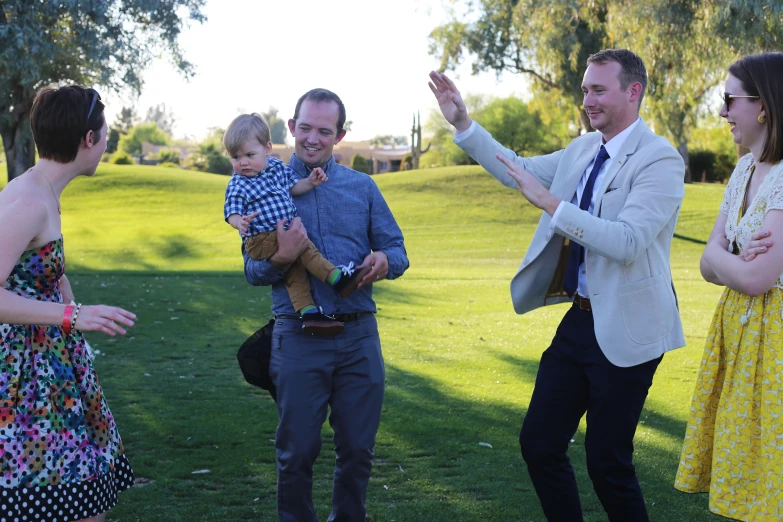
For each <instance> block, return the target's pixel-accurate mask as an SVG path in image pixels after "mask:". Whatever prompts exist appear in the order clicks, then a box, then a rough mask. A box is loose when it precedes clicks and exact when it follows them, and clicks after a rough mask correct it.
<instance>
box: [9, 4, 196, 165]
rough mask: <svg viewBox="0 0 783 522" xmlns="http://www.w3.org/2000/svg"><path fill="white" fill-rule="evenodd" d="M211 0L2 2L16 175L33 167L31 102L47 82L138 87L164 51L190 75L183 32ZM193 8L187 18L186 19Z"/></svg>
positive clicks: (12, 158)
mask: <svg viewBox="0 0 783 522" xmlns="http://www.w3.org/2000/svg"><path fill="white" fill-rule="evenodd" d="M204 3H205V0H170V1H168V2H150V1H147V0H106V1H102V2H80V1H77V0H60V1H57V2H30V1H29V0H3V1H1V2H0V136H1V137H2V140H3V147H4V149H5V154H6V156H7V158H8V177H9V179H13V178H15V177H16V176H18V175H20V174H21V173H22V172H24V171H26V170H27V169H28V168H29V167H31V166H32V165H33V163H34V161H35V148H34V146H33V142H32V135H31V132H30V108H31V106H32V102H33V99H34V97H35V93H36V91H37V90H38V89H39V88H41V87H42V86H45V85H48V84H62V83H72V82H75V83H79V84H83V85H88V86H93V85H101V86H104V87H105V88H108V89H109V90H112V91H115V92H121V91H124V90H131V91H134V92H135V93H137V94H138V93H139V92H140V91H141V87H142V84H143V82H142V79H141V76H140V72H141V71H143V70H144V68H145V66H146V65H147V64H148V63H150V62H151V61H152V59H153V58H154V57H155V56H157V55H158V54H160V52H161V51H162V50H165V51H167V52H168V55H169V56H170V57H171V59H172V61H173V63H174V66H175V67H176V68H177V69H179V70H180V71H182V73H183V74H185V75H186V76H192V74H193V67H192V65H191V64H190V63H188V62H187V61H186V60H185V59H184V57H183V56H182V52H181V50H180V48H179V45H178V38H179V35H180V33H181V31H182V29H183V27H184V26H185V24H186V23H189V22H190V21H195V22H203V21H204V20H205V17H204V15H203V14H202V12H201V10H202V8H203V6H204ZM180 13H187V18H186V19H182V18H180Z"/></svg>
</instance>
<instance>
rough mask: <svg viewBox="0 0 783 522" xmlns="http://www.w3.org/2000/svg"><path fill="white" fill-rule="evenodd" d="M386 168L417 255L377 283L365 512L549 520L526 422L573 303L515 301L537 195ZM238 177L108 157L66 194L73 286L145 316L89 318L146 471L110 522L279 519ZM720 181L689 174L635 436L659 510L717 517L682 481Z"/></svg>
mask: <svg viewBox="0 0 783 522" xmlns="http://www.w3.org/2000/svg"><path fill="white" fill-rule="evenodd" d="M375 179H376V181H377V183H378V185H379V186H380V188H381V190H382V191H383V194H384V195H385V197H386V198H387V200H388V202H389V204H390V206H391V208H392V210H393V211H394V214H395V216H396V217H397V219H398V221H399V223H400V226H401V227H402V229H403V232H404V234H405V238H406V245H407V248H408V253H409V256H410V260H411V268H410V269H409V270H408V272H407V273H406V274H405V276H404V277H402V278H401V279H399V280H397V281H385V282H382V283H381V284H379V285H377V287H376V288H375V297H376V300H377V302H378V304H379V314H378V316H379V324H380V330H381V336H382V340H383V348H384V357H385V361H386V371H387V383H386V400H385V403H384V409H383V418H382V422H381V429H380V432H379V433H378V444H377V447H376V460H375V467H374V470H373V477H372V479H371V482H370V489H369V500H368V512H369V515H368V517H369V520H372V521H385V522H391V521H396V522H418V521H443V522H453V521H465V522H468V521H476V522H478V521H503V522H506V521H540V520H543V513H542V512H541V510H540V507H539V504H538V501H537V498H536V495H535V492H534V491H533V487H532V484H531V483H530V480H529V478H528V476H527V472H526V470H525V467H524V464H523V462H522V458H521V456H520V453H519V447H518V442H517V439H518V433H519V428H520V426H521V422H522V418H523V416H524V414H525V408H526V406H527V404H528V401H529V398H530V394H531V391H532V389H533V382H534V378H535V373H536V368H537V362H538V359H539V357H540V354H541V352H542V351H543V350H544V349H545V348H546V347H547V346H548V343H549V341H550V340H551V338H552V336H553V334H554V331H555V327H556V325H557V324H558V322H559V321H560V319H561V317H562V315H563V314H564V313H565V311H566V305H559V306H557V307H548V308H546V309H543V310H538V311H536V312H533V313H530V314H527V315H524V316H517V315H516V314H515V313H514V312H513V310H512V307H511V302H510V298H509V290H508V284H509V281H510V279H511V277H512V276H513V274H514V273H515V270H516V268H517V266H518V264H519V262H520V260H521V259H522V257H523V255H524V252H525V249H526V247H527V245H528V243H529V241H530V238H531V237H532V234H533V231H534V229H535V226H536V223H537V221H538V217H539V212H538V211H537V210H536V209H534V208H532V207H531V206H530V205H528V204H525V203H524V200H523V198H522V197H521V196H520V195H519V194H518V192H516V191H513V190H509V189H506V188H504V187H502V186H500V185H499V184H498V183H496V182H495V181H494V180H493V179H492V178H491V177H490V176H489V175H487V174H486V173H484V172H483V170H482V169H480V168H478V167H457V168H443V169H432V170H419V171H411V172H405V173H399V174H393V175H383V176H377V177H376V178H375ZM227 181H228V178H227V177H222V176H216V175H206V174H199V173H194V172H189V171H179V170H172V169H163V168H153V167H137V166H127V167H125V166H109V165H104V164H102V165H101V167H100V168H99V171H98V173H97V174H96V176H95V177H94V178H93V179H79V180H77V181H75V182H74V183H73V184H72V185H71V186H70V187H69V188H68V189H67V191H66V193H65V194H64V197H63V200H62V207H63V225H64V236H65V245H66V247H65V249H66V255H67V270H68V273H69V277H70V279H71V281H72V283H73V284H74V291H75V293H76V296H77V298H78V299H79V300H80V301H82V302H85V303H96V302H102V303H103V302H105V303H107V304H114V305H118V306H123V307H126V308H128V309H130V310H132V311H134V312H135V313H136V314H137V315H138V324H137V326H136V327H135V328H134V329H133V330H132V331H131V332H130V334H129V335H128V336H127V337H124V338H109V337H107V336H103V335H101V334H91V335H89V336H88V338H89V339H90V341H91V342H92V344H93V346H94V347H95V348H97V349H98V350H100V352H101V353H100V355H99V356H98V359H97V363H96V364H97V367H98V373H99V375H100V377H101V383H102V385H103V387H104V389H105V392H106V396H107V397H108V400H109V404H110V405H111V407H112V411H113V412H114V414H115V417H116V419H117V422H118V425H119V427H120V430H121V433H122V436H123V440H124V442H125V445H126V449H127V452H128V454H129V456H130V459H131V462H132V464H133V466H134V469H135V471H136V475H137V477H139V478H143V479H146V480H145V481H144V482H145V483H144V484H141V485H139V486H138V487H134V488H133V489H131V490H130V491H128V492H125V493H124V494H122V496H121V499H120V504H119V505H118V506H117V507H116V508H115V509H114V510H112V512H111V513H110V514H109V516H108V519H107V520H112V521H115V522H119V521H122V522H128V521H144V522H147V521H166V522H170V521H188V522H190V521H238V520H276V519H277V518H276V507H275V480H276V469H275V464H274V457H275V455H274V445H273V439H274V433H275V427H276V418H277V413H276V409H275V406H274V403H273V402H272V400H271V399H270V398H269V397H268V395H266V394H265V392H262V391H260V390H257V389H254V388H252V387H251V386H249V385H247V384H246V383H245V382H244V381H243V379H242V376H241V374H240V372H239V369H238V367H237V365H236V359H235V352H236V348H237V347H238V345H239V344H240V343H241V341H242V340H243V339H244V338H245V337H246V336H247V335H249V334H250V333H252V332H253V331H254V330H255V329H256V328H258V327H259V326H261V324H262V323H264V322H265V321H266V318H267V317H268V312H269V306H270V300H269V296H268V290H267V289H265V288H253V287H250V286H249V285H247V283H245V281H244V278H243V275H242V272H241V258H240V254H239V238H238V237H237V236H236V234H235V233H234V231H233V229H231V228H230V227H229V226H228V225H226V224H225V223H223V220H222V204H223V193H224V189H225V185H226V183H227ZM722 192H723V187H722V186H715V185H691V186H688V187H687V196H686V200H685V203H684V206H683V209H682V213H681V217H680V225H679V227H678V230H677V238H676V239H675V240H674V245H673V253H672V268H673V273H674V278H675V283H676V286H677V290H678V293H679V299H680V305H681V309H682V318H683V321H684V326H685V332H686V337H687V341H688V346H687V347H686V348H684V349H680V350H676V351H674V352H671V353H669V354H667V355H666V356H665V357H664V360H663V362H662V364H661V366H660V367H659V370H658V372H657V374H656V379H655V383H654V385H653V387H652V389H651V391H650V396H649V399H648V401H647V405H646V408H645V411H644V413H643V415H642V419H643V421H642V424H640V426H639V429H638V430H637V435H636V449H637V451H636V464H637V469H638V473H639V478H640V480H641V482H642V487H643V489H644V492H645V496H646V499H647V504H648V507H649V512H650V516H651V518H652V520H654V521H700V520H705V521H706V520H714V519H716V518H717V517H714V516H713V515H710V514H709V512H708V510H707V498H706V496H705V495H686V494H683V493H680V492H677V491H675V490H674V488H673V487H672V483H673V480H674V474H675V471H676V468H677V463H678V459H679V451H680V445H681V441H682V437H683V434H684V431H685V420H686V416H687V412H688V409H689V403H690V397H691V392H692V389H693V383H694V379H695V377H696V373H697V371H698V368H699V362H700V360H701V353H702V349H703V345H704V340H705V335H706V330H707V327H708V325H709V322H710V320H711V318H712V313H713V310H714V307H715V304H716V302H717V299H718V296H719V293H720V289H719V288H717V287H714V286H712V285H709V284H707V283H705V282H704V281H703V280H702V279H701V277H700V275H699V270H698V260H699V256H700V254H701V250H702V248H703V243H702V242H703V241H704V240H706V238H707V236H708V235H709V231H710V229H711V227H712V222H713V219H714V217H715V215H716V213H717V210H718V206H719V203H720V199H721V196H722ZM323 437H324V446H323V449H322V452H321V458H320V459H319V460H318V462H317V465H316V469H315V477H314V493H313V494H314V498H315V502H316V505H317V507H318V515H319V517H320V518H321V520H325V519H326V517H327V515H328V513H329V510H330V508H329V506H330V498H331V477H332V470H333V462H334V453H333V450H332V445H331V434H330V430H329V428H328V427H325V428H324V430H323ZM480 442H484V443H488V444H490V445H491V446H492V447H491V448H489V447H486V446H484V445H480V444H479V443H480ZM583 443H584V424H583V425H582V426H581V428H580V430H579V432H578V433H577V434H576V436H575V437H574V443H573V445H572V448H571V449H570V451H569V454H570V455H571V457H572V462H573V465H574V468H575V470H576V473H577V478H578V481H579V486H580V490H581V495H582V503H583V508H584V511H585V518H586V520H588V521H600V520H605V516H604V514H603V511H602V509H601V507H600V504H599V502H598V500H597V498H596V497H595V494H594V493H593V491H592V487H591V484H590V480H589V477H588V476H587V471H586V467H585V460H584V446H583ZM197 470H209V473H202V474H193V472H194V471H197Z"/></svg>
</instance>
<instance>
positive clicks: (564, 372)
mask: <svg viewBox="0 0 783 522" xmlns="http://www.w3.org/2000/svg"><path fill="white" fill-rule="evenodd" d="M430 78H431V80H432V82H431V83H430V88H431V89H432V91H433V93H434V94H435V96H436V98H437V99H438V103H439V105H440V108H441V111H442V112H443V115H444V116H445V117H446V119H447V120H448V121H449V122H450V123H451V124H452V125H454V127H455V128H456V129H457V134H456V135H455V138H454V141H455V142H456V143H457V144H458V145H459V146H460V147H461V148H462V149H463V150H465V151H466V152H467V153H468V154H470V156H471V157H473V158H474V159H475V160H476V161H478V162H479V163H480V164H481V165H482V166H483V167H484V168H485V169H486V170H487V171H488V172H489V173H490V174H492V176H494V177H495V178H497V179H498V181H500V182H501V183H503V184H504V185H506V186H508V187H511V188H514V189H519V190H520V192H521V193H522V195H523V196H524V197H525V198H527V199H528V201H530V202H531V203H532V204H533V205H535V206H536V207H538V208H541V209H542V210H544V212H543V215H542V216H541V220H540V222H539V225H538V228H537V229H536V232H535V235H534V236H533V240H532V242H531V244H530V247H529V248H528V250H527V253H526V255H525V258H524V259H523V260H522V264H521V266H520V267H519V270H518V272H517V274H516V275H515V276H514V278H513V280H512V281H511V297H512V301H513V303H514V310H516V312H517V313H519V314H523V313H525V312H529V311H531V310H534V309H536V308H538V307H541V306H546V305H550V304H556V303H561V302H565V301H573V305H572V307H571V308H569V310H568V312H567V313H566V315H565V317H564V318H563V320H562V322H561V324H560V326H559V327H558V330H557V333H556V335H555V337H554V339H553V340H552V344H551V345H550V347H549V348H548V349H547V350H546V351H545V352H544V353H543V355H542V357H541V362H540V364H539V370H538V375H537V377H536V384H535V389H534V391H533V396H532V398H531V401H530V406H529V408H528V411H527V414H526V416H525V420H524V423H523V426H522V431H521V434H520V445H521V448H522V455H523V457H524V459H525V462H526V463H527V466H528V471H529V473H530V476H531V479H532V481H533V484H534V486H535V488H536V493H537V494H538V496H539V499H540V500H541V505H542V508H543V510H544V513H545V515H546V517H547V519H548V520H552V521H569V522H570V521H578V520H582V513H581V506H580V503H579V494H578V492H577V487H576V480H575V477H574V473H573V470H572V468H571V465H570V461H569V459H568V456H567V455H566V451H567V449H568V444H569V442H570V440H571V438H572V436H573V434H574V433H575V432H576V430H577V428H578V426H579V421H580V419H581V417H582V416H583V415H584V414H585V413H586V414H587V432H586V438H585V450H586V454H587V467H588V471H589V474H590V478H591V479H592V481H593V486H594V488H595V490H596V493H597V495H598V498H599V499H600V501H601V504H602V505H603V507H604V509H605V510H606V512H607V515H608V516H609V519H610V520H612V521H615V520H617V521H623V522H630V521H646V520H648V516H647V511H646V508H645V505H644V499H643V496H642V492H641V489H640V487H639V483H638V481H637V479H636V474H635V470H634V466H633V462H632V459H633V436H634V433H635V430H636V425H637V423H638V421H639V416H640V414H641V411H642V407H643V406H644V401H645V399H646V397H647V391H648V389H649V387H650V385H651V384H652V379H653V375H654V373H655V370H656V368H657V366H658V364H659V362H660V361H661V358H662V356H663V353H664V352H666V351H668V350H672V349H674V348H679V347H681V346H684V345H685V338H684V335H683V331H682V324H681V322H680V317H679V312H678V308H677V298H676V295H675V292H674V287H673V285H672V278H671V270H670V266H669V254H670V245H671V240H672V236H673V234H674V228H675V226H676V223H677V216H678V214H679V209H680V205H681V203H682V198H683V194H684V185H683V178H684V173H685V169H684V164H683V161H682V159H681V157H680V155H679V154H678V153H677V151H676V150H675V149H674V148H673V147H672V146H671V144H670V143H669V142H668V141H667V140H665V139H664V138H662V137H659V136H656V135H655V134H654V133H653V132H652V131H650V130H649V129H648V128H647V126H646V125H645V123H644V121H642V120H641V118H639V106H640V104H641V100H642V98H643V96H644V89H645V87H646V85H647V73H646V70H645V67H644V64H643V62H642V60H641V59H640V58H639V57H638V56H636V55H635V54H634V53H632V52H630V51H627V50H622V49H617V50H615V49H608V50H605V51H601V52H600V53H597V54H595V55H593V56H591V57H590V58H589V59H588V62H587V71H586V72H585V76H584V80H583V84H582V88H583V92H584V107H585V110H586V111H587V113H588V116H589V117H590V122H591V125H592V126H593V127H594V128H595V129H596V130H598V131H599V132H592V133H588V134H585V135H583V136H581V137H579V138H577V139H576V140H574V141H573V142H571V144H569V145H568V147H566V148H565V149H564V150H560V151H558V152H554V153H552V154H549V155H546V156H539V157H534V158H522V157H518V156H517V155H516V154H515V153H514V152H512V151H511V150H508V149H506V148H504V147H503V146H502V145H500V144H499V143H498V142H496V141H495V140H494V139H493V138H492V136H491V135H490V134H489V133H488V132H487V131H486V130H484V129H483V128H481V126H480V125H478V124H477V123H475V122H473V121H472V120H471V119H470V117H469V116H468V114H467V110H466V109H465V104H464V102H463V101H462V98H461V96H460V94H459V91H458V90H457V88H456V86H455V85H454V83H453V82H452V81H451V80H450V79H449V78H447V77H446V76H445V75H442V74H439V73H435V72H433V73H431V74H430ZM583 196H584V198H583Z"/></svg>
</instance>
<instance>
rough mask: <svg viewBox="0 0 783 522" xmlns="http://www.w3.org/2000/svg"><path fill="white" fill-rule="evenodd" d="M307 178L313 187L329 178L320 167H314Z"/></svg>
mask: <svg viewBox="0 0 783 522" xmlns="http://www.w3.org/2000/svg"><path fill="white" fill-rule="evenodd" d="M307 180H308V181H309V182H310V183H312V184H313V187H317V186H318V185H320V184H321V183H323V182H324V181H329V178H328V177H327V176H326V172H324V171H323V169H321V167H316V168H314V169H313V171H312V172H311V173H310V175H309V176H307Z"/></svg>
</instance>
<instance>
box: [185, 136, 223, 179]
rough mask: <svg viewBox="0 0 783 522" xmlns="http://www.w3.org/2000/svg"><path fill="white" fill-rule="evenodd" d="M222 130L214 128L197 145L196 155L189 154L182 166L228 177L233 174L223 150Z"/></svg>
mask: <svg viewBox="0 0 783 522" xmlns="http://www.w3.org/2000/svg"><path fill="white" fill-rule="evenodd" d="M224 132H225V131H224V130H223V129H219V128H214V129H212V132H211V134H210V135H209V136H207V137H206V139H204V141H202V142H201V143H199V144H198V150H197V151H196V153H194V154H191V155H190V156H189V157H188V158H187V160H186V163H185V165H184V167H185V168H186V169H190V170H198V171H200V172H211V173H212V174H225V175H229V174H232V173H233V172H234V167H233V166H232V165H231V160H229V159H228V156H226V153H225V150H224V148H223V133H224Z"/></svg>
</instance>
